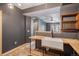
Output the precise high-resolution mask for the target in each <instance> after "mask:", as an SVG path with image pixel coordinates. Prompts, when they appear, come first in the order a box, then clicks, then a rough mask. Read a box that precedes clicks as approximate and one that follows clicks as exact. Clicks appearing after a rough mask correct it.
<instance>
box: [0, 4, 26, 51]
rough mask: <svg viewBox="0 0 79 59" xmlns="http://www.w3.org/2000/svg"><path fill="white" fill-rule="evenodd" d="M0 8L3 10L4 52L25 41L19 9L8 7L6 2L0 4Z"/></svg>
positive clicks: (22, 17)
mask: <svg viewBox="0 0 79 59" xmlns="http://www.w3.org/2000/svg"><path fill="white" fill-rule="evenodd" d="M0 9H1V10H2V11H3V21H2V22H3V24H2V27H3V28H2V29H3V33H2V34H3V37H2V38H3V39H2V48H3V52H6V51H8V50H11V49H13V48H15V47H17V46H19V45H21V44H23V43H25V39H24V16H23V15H22V11H21V10H20V9H18V8H16V7H14V9H10V8H9V7H8V5H7V4H0Z"/></svg>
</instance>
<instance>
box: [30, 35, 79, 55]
mask: <svg viewBox="0 0 79 59" xmlns="http://www.w3.org/2000/svg"><path fill="white" fill-rule="evenodd" d="M44 37H45V36H31V37H29V38H30V39H33V40H42V38H44ZM62 39H63V42H64V44H69V45H70V46H71V47H72V48H73V49H74V50H75V51H76V53H77V54H78V55H79V40H77V39H69V38H62Z"/></svg>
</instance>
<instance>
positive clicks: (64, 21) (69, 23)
mask: <svg viewBox="0 0 79 59" xmlns="http://www.w3.org/2000/svg"><path fill="white" fill-rule="evenodd" d="M60 14H61V25H62V26H61V30H62V31H63V32H78V31H79V4H68V5H62V6H61V10H60Z"/></svg>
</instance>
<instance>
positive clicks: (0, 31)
mask: <svg viewBox="0 0 79 59" xmlns="http://www.w3.org/2000/svg"><path fill="white" fill-rule="evenodd" d="M1 54H2V11H1V10H0V55H1Z"/></svg>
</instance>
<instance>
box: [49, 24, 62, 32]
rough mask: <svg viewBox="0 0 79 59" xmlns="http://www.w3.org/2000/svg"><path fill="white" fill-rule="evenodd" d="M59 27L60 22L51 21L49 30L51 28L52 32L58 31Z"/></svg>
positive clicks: (59, 30)
mask: <svg viewBox="0 0 79 59" xmlns="http://www.w3.org/2000/svg"><path fill="white" fill-rule="evenodd" d="M60 28H61V27H60V23H53V24H51V26H50V30H51V31H52V30H53V32H54V33H60V32H61V29H60Z"/></svg>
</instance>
